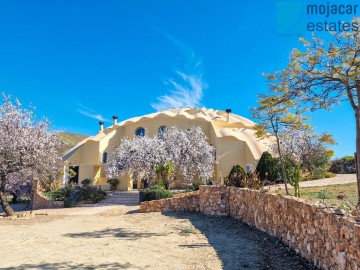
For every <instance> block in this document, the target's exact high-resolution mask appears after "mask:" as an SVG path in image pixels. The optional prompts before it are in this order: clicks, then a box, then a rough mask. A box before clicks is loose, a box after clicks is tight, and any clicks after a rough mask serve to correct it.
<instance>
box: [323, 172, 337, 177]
mask: <svg viewBox="0 0 360 270" xmlns="http://www.w3.org/2000/svg"><path fill="white" fill-rule="evenodd" d="M335 176H336V174H334V173H332V172H325V173H324V178H332V177H335Z"/></svg>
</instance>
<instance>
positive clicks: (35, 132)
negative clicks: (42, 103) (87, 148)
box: [0, 94, 60, 216]
mask: <svg viewBox="0 0 360 270" xmlns="http://www.w3.org/2000/svg"><path fill="white" fill-rule="evenodd" d="M59 146H60V141H59V139H58V138H57V134H56V133H55V132H52V131H51V129H50V122H49V121H48V120H46V119H42V120H37V119H36V116H35V114H34V108H32V107H30V108H23V107H22V105H21V104H20V102H19V101H18V100H17V99H16V100H15V102H12V100H11V97H10V96H6V95H5V94H3V104H2V105H1V106H0V204H1V206H2V208H3V209H4V212H5V213H6V214H7V215H9V216H11V215H14V211H13V209H12V208H11V207H10V205H9V204H8V203H7V198H6V193H14V194H20V195H21V194H28V193H29V192H30V191H31V183H32V180H33V178H34V177H44V176H45V175H51V174H52V173H54V172H56V171H57V169H58V166H57V165H58V163H57V161H58V160H59V155H58V152H57V149H58V147H59Z"/></svg>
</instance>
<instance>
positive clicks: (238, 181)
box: [225, 165, 246, 187]
mask: <svg viewBox="0 0 360 270" xmlns="http://www.w3.org/2000/svg"><path fill="white" fill-rule="evenodd" d="M245 181H246V172H245V170H244V169H243V168H242V167H241V166H240V165H235V166H234V167H232V169H231V171H230V173H229V176H228V177H226V178H225V185H227V186H234V187H245Z"/></svg>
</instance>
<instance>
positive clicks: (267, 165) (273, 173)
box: [255, 152, 280, 182]
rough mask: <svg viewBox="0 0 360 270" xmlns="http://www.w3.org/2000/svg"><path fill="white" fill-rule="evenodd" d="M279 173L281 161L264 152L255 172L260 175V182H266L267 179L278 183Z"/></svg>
mask: <svg viewBox="0 0 360 270" xmlns="http://www.w3.org/2000/svg"><path fill="white" fill-rule="evenodd" d="M279 171H280V170H279V160H278V159H277V158H274V157H273V156H272V155H271V154H270V153H269V152H264V153H263V154H262V155H261V157H260V160H259V162H258V164H257V166H256V170H255V172H256V173H257V174H258V175H259V178H260V180H261V181H265V179H266V180H269V181H271V182H276V181H277V179H278V174H279ZM266 173H267V175H266Z"/></svg>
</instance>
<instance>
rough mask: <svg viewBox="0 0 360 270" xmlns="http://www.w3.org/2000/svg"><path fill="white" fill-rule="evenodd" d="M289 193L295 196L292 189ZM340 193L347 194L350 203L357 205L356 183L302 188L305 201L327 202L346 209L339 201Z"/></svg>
mask: <svg viewBox="0 0 360 270" xmlns="http://www.w3.org/2000/svg"><path fill="white" fill-rule="evenodd" d="M289 192H290V194H291V195H293V189H290V190H289ZM281 193H284V194H285V190H283V191H281ZM340 193H344V194H346V196H347V198H348V199H350V201H352V202H353V203H354V204H356V202H357V184H356V183H351V184H341V185H332V186H322V187H306V188H300V197H301V198H303V199H308V200H310V201H312V202H319V201H320V202H322V201H323V200H325V202H326V203H327V204H331V205H336V206H342V207H344V208H346V205H345V202H344V201H342V200H339V199H338V195H339V194H340Z"/></svg>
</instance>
